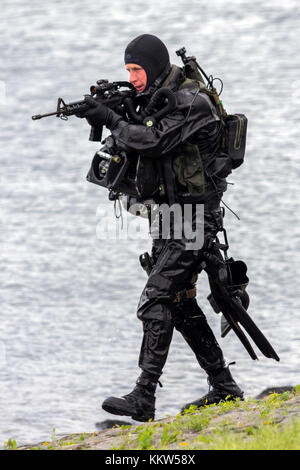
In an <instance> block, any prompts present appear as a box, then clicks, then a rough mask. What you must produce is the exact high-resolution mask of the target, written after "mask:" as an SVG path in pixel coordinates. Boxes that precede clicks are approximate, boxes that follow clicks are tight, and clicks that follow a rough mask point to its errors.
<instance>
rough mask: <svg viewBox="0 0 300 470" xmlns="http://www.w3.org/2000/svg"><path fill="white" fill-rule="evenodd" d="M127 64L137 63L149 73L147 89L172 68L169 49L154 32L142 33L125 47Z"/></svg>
mask: <svg viewBox="0 0 300 470" xmlns="http://www.w3.org/2000/svg"><path fill="white" fill-rule="evenodd" d="M124 59H125V64H137V65H139V66H140V67H143V69H144V70H145V71H146V73H147V85H146V89H145V90H147V89H148V88H149V86H151V85H152V84H153V83H154V81H155V80H156V79H157V78H158V77H159V76H160V75H161V74H162V73H163V72H164V71H166V72H167V71H168V69H170V68H171V64H170V57H169V53H168V49H167V48H166V46H165V45H164V43H163V42H162V41H161V40H160V39H159V38H158V37H156V36H153V35H152V34H142V35H141V36H138V37H137V38H135V39H133V40H132V41H131V42H130V43H129V44H128V46H127V47H126V49H125V54H124Z"/></svg>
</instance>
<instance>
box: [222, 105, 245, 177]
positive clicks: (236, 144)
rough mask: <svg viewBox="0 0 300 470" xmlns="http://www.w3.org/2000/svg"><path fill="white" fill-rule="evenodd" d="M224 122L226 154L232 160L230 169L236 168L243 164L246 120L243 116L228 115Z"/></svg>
mask: <svg viewBox="0 0 300 470" xmlns="http://www.w3.org/2000/svg"><path fill="white" fill-rule="evenodd" d="M224 121H225V128H226V141H227V142H226V147H227V148H226V152H227V153H228V155H229V157H230V158H231V160H232V168H233V169H234V168H238V167H239V166H240V165H241V164H242V163H243V162H244V157H245V151H246V134H247V123H248V119H247V118H246V116H245V115H244V114H229V115H227V116H226V117H225V118H224Z"/></svg>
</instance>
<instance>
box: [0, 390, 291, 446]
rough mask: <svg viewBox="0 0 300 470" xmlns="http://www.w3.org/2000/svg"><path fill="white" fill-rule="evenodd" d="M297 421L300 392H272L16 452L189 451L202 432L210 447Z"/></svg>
mask: <svg viewBox="0 0 300 470" xmlns="http://www.w3.org/2000/svg"><path fill="white" fill-rule="evenodd" d="M295 419H299V420H300V387H299V386H296V387H292V386H286V387H273V388H269V389H266V390H264V391H263V392H262V393H260V394H259V395H258V396H257V397H255V398H253V399H249V400H247V401H245V402H240V403H234V402H228V403H225V402H224V403H223V404H219V405H217V406H214V407H206V408H203V409H201V410H198V411H194V412H191V413H188V414H187V415H186V416H181V415H177V416H172V417H168V418H165V419H161V420H157V421H153V422H150V423H138V424H136V425H128V426H125V425H121V423H122V422H121V421H118V420H115V421H113V420H108V422H107V423H106V425H111V426H114V427H110V428H108V429H104V430H101V431H96V432H94V433H82V434H68V435H64V436H52V438H51V440H50V441H49V442H40V443H37V444H33V445H26V446H20V447H17V450H112V449H115V450H126V449H146V450H148V449H147V445H149V446H150V447H149V448H150V449H164V450H176V449H178V450H179V449H180V450H184V449H187V448H189V449H190V448H194V447H193V446H194V445H195V442H196V441H199V436H200V434H199V431H200V430H201V436H203V439H204V437H205V439H206V440H207V441H208V442H209V436H210V435H212V433H214V432H215V431H216V430H219V429H222V432H223V434H224V433H225V434H226V432H229V433H239V434H241V433H243V432H244V433H246V434H247V435H248V434H249V435H250V434H251V432H250V431H251V430H254V429H259V427H261V426H267V425H269V426H270V425H273V426H274V425H276V426H280V427H284V426H286V425H288V424H289V423H291V422H293V421H294V420H295ZM200 420H202V421H200ZM199 423H200V424H199ZM172 433H173V434H172ZM147 439H148V441H147ZM201 439H202V437H201ZM205 439H204V440H205ZM147 442H148V444H147ZM299 446H300V444H299ZM6 448H9V446H6Z"/></svg>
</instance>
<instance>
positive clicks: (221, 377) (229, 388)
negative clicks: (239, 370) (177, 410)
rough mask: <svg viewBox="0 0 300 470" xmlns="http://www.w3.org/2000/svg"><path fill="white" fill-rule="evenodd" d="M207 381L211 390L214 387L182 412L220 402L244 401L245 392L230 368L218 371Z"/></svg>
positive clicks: (185, 406) (188, 404) (187, 405)
mask: <svg viewBox="0 0 300 470" xmlns="http://www.w3.org/2000/svg"><path fill="white" fill-rule="evenodd" d="M207 381H208V383H209V386H210V388H211V387H212V388H211V389H210V390H209V392H208V393H207V394H206V395H204V396H203V397H201V398H199V399H198V400H195V401H193V402H191V403H187V404H186V405H184V407H183V408H182V410H181V412H184V410H187V409H189V407H190V406H191V405H193V406H196V407H197V408H200V407H201V406H205V405H212V404H214V403H220V401H224V400H226V401H227V400H236V399H237V398H240V399H241V400H243V396H244V392H243V391H242V390H241V389H240V387H239V386H238V385H237V383H236V382H235V381H234V379H233V377H232V375H231V372H230V370H229V366H227V367H224V368H223V369H221V370H219V371H216V374H212V375H209V376H208V379H207Z"/></svg>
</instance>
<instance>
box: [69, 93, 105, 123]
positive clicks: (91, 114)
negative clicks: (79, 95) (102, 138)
mask: <svg viewBox="0 0 300 470" xmlns="http://www.w3.org/2000/svg"><path fill="white" fill-rule="evenodd" d="M84 101H85V102H86V103H87V105H88V106H89V108H88V109H87V110H85V111H79V112H78V113H76V116H77V117H79V118H86V120H87V122H88V123H89V124H90V125H91V126H93V127H100V126H103V125H105V124H106V122H107V118H108V113H109V111H110V110H109V108H108V107H107V106H104V105H103V104H102V103H99V101H96V100H94V99H93V98H92V97H91V96H85V98H84Z"/></svg>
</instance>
